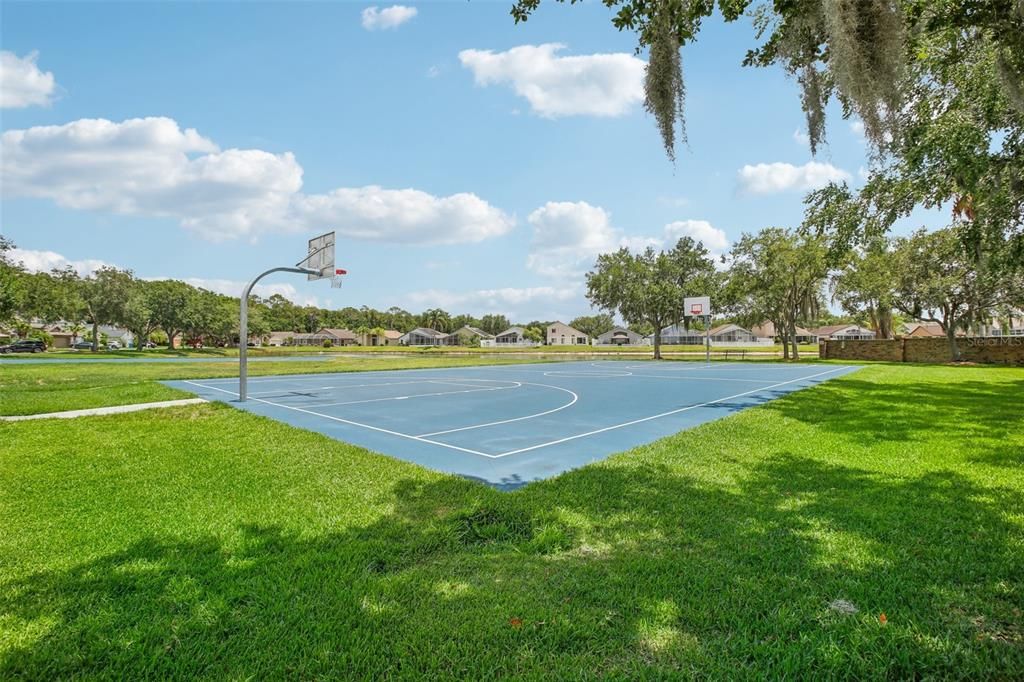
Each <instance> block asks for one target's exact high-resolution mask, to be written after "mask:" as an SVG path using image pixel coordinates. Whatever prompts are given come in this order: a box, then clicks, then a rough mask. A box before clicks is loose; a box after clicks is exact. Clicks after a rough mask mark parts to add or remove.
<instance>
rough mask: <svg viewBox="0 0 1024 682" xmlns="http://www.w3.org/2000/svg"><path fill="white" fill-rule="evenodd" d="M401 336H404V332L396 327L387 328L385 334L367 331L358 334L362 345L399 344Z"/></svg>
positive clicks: (357, 336) (357, 337)
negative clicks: (395, 328)
mask: <svg viewBox="0 0 1024 682" xmlns="http://www.w3.org/2000/svg"><path fill="white" fill-rule="evenodd" d="M400 338H402V332H400V331H396V330H394V329H385V330H384V333H383V334H374V333H372V332H367V333H366V334H357V335H356V339H357V340H358V341H359V345H360V346H397V345H398V340H399V339H400Z"/></svg>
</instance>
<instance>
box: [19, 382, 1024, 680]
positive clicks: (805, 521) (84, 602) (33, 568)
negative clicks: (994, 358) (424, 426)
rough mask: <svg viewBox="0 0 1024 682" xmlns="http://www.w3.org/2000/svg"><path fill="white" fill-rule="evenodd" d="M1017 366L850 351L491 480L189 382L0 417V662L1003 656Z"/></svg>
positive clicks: (921, 670) (586, 665) (258, 668)
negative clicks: (922, 361)
mask: <svg viewBox="0 0 1024 682" xmlns="http://www.w3.org/2000/svg"><path fill="white" fill-rule="evenodd" d="M1022 389H1024V376H1022V374H1021V372H1020V370H1015V369H1009V368H992V367H920V366H907V367H896V366H887V365H879V366H869V367H866V368H865V369H862V370H860V371H858V372H856V373H854V374H851V375H849V376H845V377H838V378H836V379H834V380H832V381H829V382H827V383H825V384H823V385H820V386H817V387H814V388H810V389H808V390H805V391H801V392H799V393H794V394H791V395H788V396H784V397H782V398H780V399H778V400H775V401H772V402H770V403H766V404H765V405H762V406H760V407H756V408H752V409H749V410H745V411H743V412H742V413H738V414H735V415H732V416H730V417H728V418H725V419H721V420H718V421H715V422H712V423H708V424H704V425H702V426H700V427H698V428H695V429H692V430H688V431H684V432H682V433H679V434H677V435H674V436H670V437H668V438H664V439H662V440H659V441H657V442H655V443H652V444H650V445H646V446H643V447H640V448H637V449H634V450H631V451H629V452H625V453H622V454H619V455H616V456H613V457H611V458H609V459H607V460H605V461H603V462H600V463H597V464H594V465H591V466H587V467H584V468H582V469H578V470H576V471H572V472H569V473H566V474H563V475H561V476H559V477H556V478H554V479H550V480H547V481H542V482H538V483H534V484H531V485H528V486H525V487H524V488H522V489H520V490H518V491H516V492H513V493H500V492H497V491H494V490H492V489H490V488H488V487H486V486H481V485H478V484H475V483H472V482H469V481H465V480H463V479H459V478H456V477H450V476H445V475H441V474H436V473H433V472H431V471H428V470H426V469H423V468H421V467H417V466H414V465H411V464H407V463H403V462H399V461H396V460H393V459H391V458H387V457H383V456H379V455H376V454H373V453H371V452H368V451H366V450H363V449H360V448H357V447H353V446H349V445H346V444H344V443H339V442H337V441H334V440H331V439H328V438H325V437H323V436H320V435H317V434H314V433H309V432H305V431H302V430H297V429H294V428H291V427H288V426H286V425H283V424H279V423H276V422H273V421H271V420H267V419H264V418H260V417H256V416H253V415H250V414H245V413H242V412H241V411H239V410H235V409H232V408H230V407H226V406H222V405H215V404H206V405H199V406H191V407H184V408H175V409H171V410H166V411H156V412H140V413H134V414H128V415H117V416H109V417H99V418H90V419H82V420H70V421H59V422H58V421H56V420H53V421H51V420H44V421H41V422H34V423H19V424H0V435H2V437H0V482H2V485H0V516H2V518H3V519H4V521H5V522H4V524H3V532H2V533H0V568H2V570H0V677H19V676H24V677H31V678H55V677H72V676H78V677H85V676H103V677H118V678H139V677H171V678H179V679H181V678H190V677H195V676H206V677H232V678H235V677H283V676H292V677H305V678H309V677H386V676H395V677H423V676H429V677H469V678H487V677H496V676H499V675H505V676H507V675H517V676H523V677H534V678H537V677H561V678H578V677H589V676H597V675H606V676H614V677H632V678H636V677H661V678H665V677H691V678H702V679H707V678H716V679H736V678H749V679H763V678H766V677H771V678H779V677H791V678H808V677H815V678H819V677H820V678H861V679H863V678H880V677H885V678H894V677H898V678H906V677H931V678H960V679H1013V678H1015V677H1018V676H1019V673H1020V671H1021V670H1022V669H1024V632H1022V626H1021V624H1022V622H1024V621H1022V617H1021V613H1022V609H1024V559H1022V557H1024V471H1022V466H1021V463H1022V460H1024V428H1022V427H1024V424H1022V416H1021V411H1020V409H1019V404H1020V402H1019V398H1020V395H1021V394H1022Z"/></svg>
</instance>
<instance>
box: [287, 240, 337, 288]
mask: <svg viewBox="0 0 1024 682" xmlns="http://www.w3.org/2000/svg"><path fill="white" fill-rule="evenodd" d="M295 267H298V268H308V269H310V270H316V271H317V272H318V273H319V274H316V275H315V274H312V273H310V274H308V275H306V279H307V280H315V279H324V278H325V277H334V276H335V274H336V273H335V267H334V233H333V232H328V233H326V234H322V235H320V236H319V237H313V238H312V239H310V240H309V247H308V250H307V252H306V257H305V258H303V259H302V260H301V261H299V262H298V263H296V265H295Z"/></svg>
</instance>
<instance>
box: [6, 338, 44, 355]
mask: <svg viewBox="0 0 1024 682" xmlns="http://www.w3.org/2000/svg"><path fill="white" fill-rule="evenodd" d="M45 350H46V344H45V343H44V342H42V341H40V340H39V339H22V340H20V341H15V342H14V343H10V344H7V345H6V346H0V353H42V352H43V351H45Z"/></svg>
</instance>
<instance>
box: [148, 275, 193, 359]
mask: <svg viewBox="0 0 1024 682" xmlns="http://www.w3.org/2000/svg"><path fill="white" fill-rule="evenodd" d="M195 295H196V290H195V289H194V288H193V287H191V286H189V285H188V284H185V283H184V282H179V281H177V280H170V279H169V280H161V281H158V282H151V283H150V286H149V287H147V289H146V301H147V305H148V307H149V310H150V313H151V314H152V316H153V320H154V321H155V322H156V323H157V325H158V326H159V327H160V329H162V330H163V331H164V334H166V335H167V347H168V348H174V339H176V338H177V337H178V335H179V334H180V333H181V332H182V331H184V330H185V329H186V327H187V326H188V314H189V310H190V308H191V305H190V303H191V300H192V298H193V297H194V296H195Z"/></svg>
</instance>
